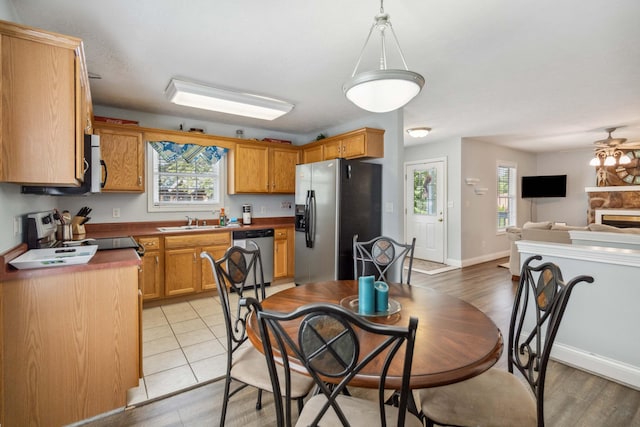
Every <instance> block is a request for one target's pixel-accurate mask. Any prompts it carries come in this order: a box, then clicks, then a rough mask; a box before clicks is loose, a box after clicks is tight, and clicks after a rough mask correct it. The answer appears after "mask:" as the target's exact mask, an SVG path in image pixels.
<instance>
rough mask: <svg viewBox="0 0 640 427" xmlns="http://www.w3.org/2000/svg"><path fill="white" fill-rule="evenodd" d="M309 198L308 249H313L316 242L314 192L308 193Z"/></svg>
mask: <svg viewBox="0 0 640 427" xmlns="http://www.w3.org/2000/svg"><path fill="white" fill-rule="evenodd" d="M310 193H311V196H310V198H309V242H308V243H307V247H308V248H313V245H314V244H315V242H316V192H315V191H314V190H311V191H310Z"/></svg>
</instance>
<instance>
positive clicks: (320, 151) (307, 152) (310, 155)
mask: <svg viewBox="0 0 640 427" xmlns="http://www.w3.org/2000/svg"><path fill="white" fill-rule="evenodd" d="M323 160H324V146H323V145H322V144H319V145H314V146H312V147H308V148H307V147H304V148H303V149H302V162H303V163H314V162H321V161H323Z"/></svg>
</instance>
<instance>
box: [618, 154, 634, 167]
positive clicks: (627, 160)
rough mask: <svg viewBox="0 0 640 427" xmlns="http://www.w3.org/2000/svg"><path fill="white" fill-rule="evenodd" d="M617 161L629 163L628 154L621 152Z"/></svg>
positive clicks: (623, 163)
mask: <svg viewBox="0 0 640 427" xmlns="http://www.w3.org/2000/svg"><path fill="white" fill-rule="evenodd" d="M618 163H619V164H621V165H628V164H629V163H631V158H629V156H627V155H626V154H624V153H623V154H622V155H621V156H620V159H618Z"/></svg>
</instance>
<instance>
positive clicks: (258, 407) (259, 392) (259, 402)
mask: <svg viewBox="0 0 640 427" xmlns="http://www.w3.org/2000/svg"><path fill="white" fill-rule="evenodd" d="M260 409H262V389H260V388H259V389H258V401H257V402H256V411H259V410H260Z"/></svg>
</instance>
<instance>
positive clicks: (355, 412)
mask: <svg viewBox="0 0 640 427" xmlns="http://www.w3.org/2000/svg"><path fill="white" fill-rule="evenodd" d="M336 400H337V402H338V406H340V408H341V409H342V411H343V412H344V414H345V416H346V417H347V419H348V420H349V424H351V426H353V427H357V426H363V427H374V426H379V425H380V412H379V411H378V400H377V398H376V399H375V400H367V399H361V398H357V397H352V396H345V395H340V396H338V397H337V399H336ZM326 401H327V398H326V397H325V396H324V394H319V395H316V396H314V397H312V398H311V399H309V401H308V402H307V403H306V404H305V405H304V408H303V409H302V413H301V414H300V417H298V421H297V422H296V427H297V426H301V427H306V426H308V425H311V422H312V421H313V419H314V418H315V416H316V415H317V414H318V412H320V410H321V409H322V406H323V405H324V404H325V402H326ZM385 418H386V419H387V425H388V426H395V425H397V423H398V408H396V407H394V406H390V405H385ZM320 425H323V426H339V425H341V423H340V420H339V419H338V417H337V416H336V413H335V411H334V410H333V409H332V408H329V409H328V410H327V413H326V414H325V415H324V417H322V420H321V422H320ZM404 425H405V426H407V427H422V422H421V421H420V420H419V419H418V418H417V417H416V416H415V415H413V414H411V413H409V412H407V416H406V418H405V423H404Z"/></svg>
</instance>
